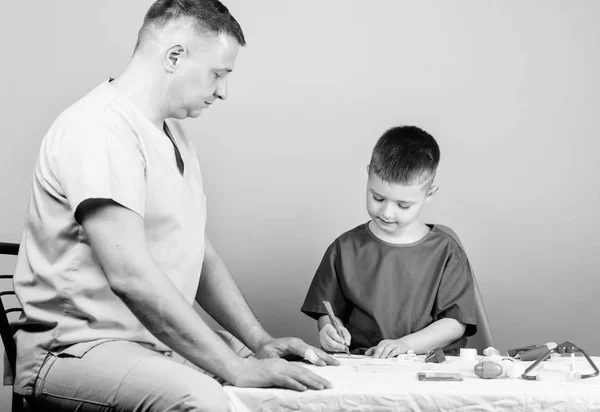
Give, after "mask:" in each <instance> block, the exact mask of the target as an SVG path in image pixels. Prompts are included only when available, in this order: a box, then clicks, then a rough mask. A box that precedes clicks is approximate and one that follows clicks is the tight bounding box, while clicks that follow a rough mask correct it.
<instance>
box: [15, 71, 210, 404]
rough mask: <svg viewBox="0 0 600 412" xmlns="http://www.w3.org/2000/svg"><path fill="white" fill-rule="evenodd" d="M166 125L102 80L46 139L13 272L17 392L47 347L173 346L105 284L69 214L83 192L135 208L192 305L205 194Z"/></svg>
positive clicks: (194, 165)
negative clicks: (17, 306)
mask: <svg viewBox="0 0 600 412" xmlns="http://www.w3.org/2000/svg"><path fill="white" fill-rule="evenodd" d="M167 127H168V130H169V131H170V134H171V137H172V139H173V141H171V140H170V139H169V137H168V136H167V135H166V134H165V132H164V131H163V130H160V129H159V128H157V127H156V126H155V125H154V124H153V123H152V122H150V121H149V120H148V119H147V118H146V117H145V116H144V115H143V114H142V112H141V111H139V109H137V107H136V106H135V105H134V104H133V103H132V102H131V101H129V100H128V99H127V98H126V97H125V96H123V95H122V94H120V93H119V91H118V90H117V89H116V88H114V87H113V86H112V85H111V84H110V83H109V82H104V83H102V84H100V85H99V86H98V87H96V88H95V89H94V90H93V91H92V92H90V93H89V94H88V95H87V96H85V97H84V98H83V99H81V100H80V101H78V102H77V103H75V104H74V105H73V106H71V107H70V108H68V109H67V110H66V111H65V112H63V113H62V114H61V115H60V116H59V117H58V118H57V120H56V121H55V122H54V124H53V125H52V126H51V128H50V130H49V131H48V133H47V134H46V136H45V137H44V139H43V141H42V144H41V149H40V152H39V155H38V158H37V162H36V165H35V171H34V176H33V186H32V191H31V196H30V202H29V209H28V212H27V215H26V219H25V227H24V230H23V234H22V238H21V249H20V253H19V257H18V260H17V267H16V270H15V276H14V285H15V291H16V293H17V296H18V298H19V301H20V302H21V304H22V306H23V310H24V318H23V319H22V321H21V324H20V329H19V330H18V331H17V333H16V335H15V336H16V342H17V353H18V357H17V368H16V369H17V371H16V372H17V376H16V379H15V390H16V391H17V392H19V393H22V394H30V393H31V390H32V385H33V382H34V379H35V377H36V376H37V372H38V370H39V368H40V366H41V363H42V362H43V360H44V358H45V356H46V354H47V353H48V352H52V351H56V350H60V349H61V348H64V347H67V346H69V345H72V344H74V343H79V342H87V341H94V340H98V339H107V338H114V339H123V340H130V341H135V342H139V343H141V344H143V345H145V346H147V347H149V348H152V349H155V350H158V351H168V350H169V348H167V347H166V346H165V345H164V344H163V343H161V342H160V341H159V340H158V339H156V338H155V337H154V336H153V335H152V334H151V333H150V332H149V331H148V330H147V329H146V328H145V327H144V326H143V325H142V324H141V323H140V321H139V320H138V319H137V318H136V317H135V316H134V315H133V313H132V312H131V311H130V310H129V309H128V308H127V307H126V306H125V304H124V303H123V302H122V301H121V300H120V299H119V298H118V297H117V296H116V295H115V294H114V293H113V292H112V291H111V289H110V287H109V285H108V282H107V279H106V276H105V275H104V273H103V271H102V269H101V268H100V265H99V264H98V262H97V260H96V259H95V257H94V255H93V253H92V250H91V248H90V244H89V241H88V238H87V236H86V233H85V231H84V230H83V228H82V226H81V225H80V224H79V223H78V222H77V220H76V219H75V211H76V210H77V208H78V206H79V205H80V204H81V203H82V202H83V201H85V200H87V199H112V200H114V201H115V202H116V203H118V204H120V205H121V206H123V207H126V208H128V209H130V210H131V211H133V212H135V213H137V214H138V215H140V216H141V217H142V218H143V220H144V229H145V233H146V239H147V246H148V248H149V252H150V254H151V256H152V257H153V260H154V261H155V262H156V264H157V266H158V267H159V269H160V270H161V271H162V273H164V274H165V275H166V276H167V277H168V278H169V279H170V280H171V281H172V282H173V284H174V285H175V286H176V287H177V289H179V291H180V292H181V294H182V295H183V297H184V299H185V300H186V301H188V302H189V303H190V305H191V304H192V303H193V299H194V296H195V293H196V290H197V287H198V284H199V280H200V272H201V268H202V261H203V257H204V246H205V243H204V242H205V240H204V234H205V225H206V200H205V196H204V192H203V188H202V176H201V173H200V167H199V165H198V161H197V157H196V151H195V148H194V145H193V143H192V141H191V140H189V139H187V138H186V137H185V136H184V135H183V132H182V129H181V127H180V126H179V124H178V123H177V122H175V121H168V122H167ZM175 145H176V147H177V148H178V151H179V155H180V160H183V164H184V166H185V168H184V171H181V170H180V168H178V165H177V161H176V151H175V150H174V147H175Z"/></svg>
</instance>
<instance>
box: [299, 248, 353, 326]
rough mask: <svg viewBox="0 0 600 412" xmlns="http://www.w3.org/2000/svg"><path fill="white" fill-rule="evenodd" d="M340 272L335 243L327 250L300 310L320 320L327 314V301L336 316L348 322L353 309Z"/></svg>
mask: <svg viewBox="0 0 600 412" xmlns="http://www.w3.org/2000/svg"><path fill="white" fill-rule="evenodd" d="M338 272H339V265H338V253H337V251H336V247H335V243H333V244H332V245H331V246H329V248H327V251H326V252H325V255H324V256H323V259H322V260H321V263H320V264H319V267H318V268H317V272H316V273H315V276H314V277H313V280H312V282H311V284H310V287H309V288H308V292H307V293H306V298H305V299H304V303H303V304H302V308H301V309H300V310H301V311H302V312H303V313H305V314H307V315H308V316H310V317H312V318H314V319H319V318H320V317H321V316H323V315H326V314H327V311H326V310H325V306H323V303H322V301H323V300H327V301H329V302H330V303H331V307H332V308H333V312H334V314H335V315H336V316H337V317H339V318H340V319H342V320H343V321H344V322H346V321H347V319H348V317H349V316H350V311H351V307H350V305H349V302H348V301H347V300H346V298H345V295H344V292H343V290H342V287H341V285H340V282H339V278H338Z"/></svg>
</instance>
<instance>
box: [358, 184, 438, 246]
mask: <svg viewBox="0 0 600 412" xmlns="http://www.w3.org/2000/svg"><path fill="white" fill-rule="evenodd" d="M436 191H437V187H436V186H433V185H431V186H430V182H429V181H427V182H425V183H419V184H415V185H405V184H401V183H390V182H385V181H383V180H381V178H380V177H379V176H377V175H376V174H374V173H369V180H368V181H367V211H368V212H369V216H371V219H372V220H373V222H374V223H375V226H376V228H377V229H378V230H381V232H383V233H384V234H385V235H386V236H392V237H393V236H395V235H401V234H402V232H403V231H404V230H405V229H407V228H408V227H409V226H411V225H412V224H413V223H414V222H416V220H417V218H418V217H419V213H421V209H423V206H424V205H425V203H427V202H428V201H429V200H430V199H431V197H432V196H433V194H434V193H435V192H436Z"/></svg>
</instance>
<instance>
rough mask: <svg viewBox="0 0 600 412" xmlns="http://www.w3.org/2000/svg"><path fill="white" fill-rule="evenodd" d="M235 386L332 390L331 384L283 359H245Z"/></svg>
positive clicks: (238, 371) (238, 370)
mask: <svg viewBox="0 0 600 412" xmlns="http://www.w3.org/2000/svg"><path fill="white" fill-rule="evenodd" d="M232 383H233V384H234V385H235V386H240V387H250V388H269V387H273V386H275V387H279V388H287V389H293V390H295V391H301V392H302V391H305V390H307V389H316V390H321V389H330V388H331V383H330V382H329V381H328V380H326V379H324V378H322V377H321V376H319V375H317V374H316V373H313V372H311V371H309V370H308V369H307V368H303V367H302V366H300V365H295V364H293V363H290V362H288V361H286V360H283V359H277V358H272V359H255V358H245V359H243V360H242V361H241V366H240V367H239V368H238V369H237V376H236V378H235V382H232Z"/></svg>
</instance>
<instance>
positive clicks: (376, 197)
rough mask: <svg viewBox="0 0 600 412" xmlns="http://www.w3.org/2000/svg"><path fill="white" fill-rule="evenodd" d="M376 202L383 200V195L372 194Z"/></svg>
mask: <svg viewBox="0 0 600 412" xmlns="http://www.w3.org/2000/svg"><path fill="white" fill-rule="evenodd" d="M373 199H375V201H376V202H383V197H378V196H373Z"/></svg>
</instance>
